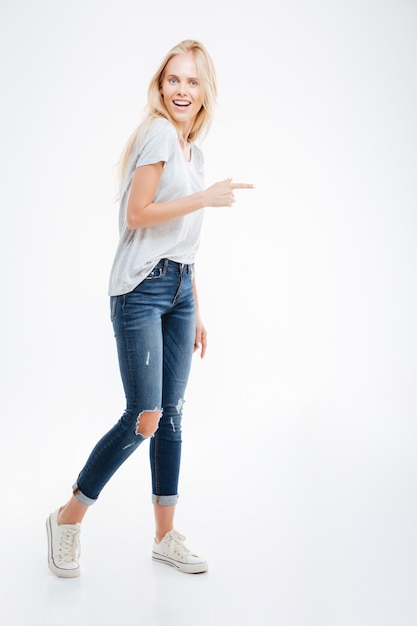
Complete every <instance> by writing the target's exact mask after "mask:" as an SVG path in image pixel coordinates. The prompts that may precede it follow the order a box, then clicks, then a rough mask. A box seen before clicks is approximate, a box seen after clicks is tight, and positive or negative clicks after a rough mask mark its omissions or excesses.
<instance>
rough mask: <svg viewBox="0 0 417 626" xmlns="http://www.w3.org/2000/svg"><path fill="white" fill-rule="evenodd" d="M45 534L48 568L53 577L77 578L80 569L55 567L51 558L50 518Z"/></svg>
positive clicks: (49, 518)
mask: <svg viewBox="0 0 417 626" xmlns="http://www.w3.org/2000/svg"><path fill="white" fill-rule="evenodd" d="M46 534H47V535H48V567H49V569H50V570H51V572H52V573H53V574H55V576H58V577H59V578H77V577H78V576H79V575H80V567H79V566H78V567H76V568H74V569H63V568H62V567H57V566H56V565H55V563H54V559H53V557H52V526H51V516H49V517H48V519H47V520H46Z"/></svg>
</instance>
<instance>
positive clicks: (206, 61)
mask: <svg viewBox="0 0 417 626" xmlns="http://www.w3.org/2000/svg"><path fill="white" fill-rule="evenodd" d="M188 52H191V53H192V54H193V55H194V59H195V62H196V65H197V71H198V78H199V81H200V85H201V92H202V101H203V105H202V107H201V109H200V111H199V112H198V113H197V116H196V118H195V120H194V124H193V127H192V128H191V131H190V134H189V136H188V139H189V141H195V140H196V139H197V138H198V137H203V136H204V135H205V134H206V133H207V131H208V129H209V127H210V124H211V122H212V120H213V114H214V106H215V104H216V97H217V81H216V74H215V70H214V65H213V62H212V60H211V58H210V55H209V54H208V52H207V50H206V49H205V47H204V46H203V44H202V43H200V42H199V41H195V40H193V39H185V40H184V41H181V42H180V43H179V44H178V45H176V46H174V47H173V48H172V49H171V50H170V51H169V52H168V54H167V55H166V56H165V58H164V59H163V61H162V63H161V65H160V66H159V68H158V70H157V71H156V73H155V75H154V77H153V78H152V80H151V82H150V85H149V88H148V104H147V108H146V112H145V118H144V120H143V121H142V122H141V124H140V125H139V126H138V127H137V128H136V130H135V131H134V132H133V133H132V135H131V137H130V138H129V140H128V142H127V144H126V145H125V147H124V150H123V152H122V155H121V157H120V161H119V181H120V182H122V181H123V179H124V176H125V174H126V171H127V169H128V166H129V160H130V157H131V156H132V153H133V152H134V151H135V152H136V151H137V150H138V147H139V146H140V143H141V141H143V139H144V138H145V135H146V132H147V130H148V128H149V125H150V123H151V122H152V120H154V119H155V118H158V117H164V118H165V119H167V120H169V121H170V122H171V123H172V124H173V125H174V126H175V127H176V128H177V130H178V133H179V131H180V129H179V127H178V125H177V123H176V122H175V120H174V119H173V118H172V117H171V116H170V114H169V113H168V110H167V108H166V106H165V103H164V99H163V98H162V96H161V85H162V80H163V77H164V72H165V68H166V66H167V64H168V63H169V61H170V60H171V59H172V57H173V56H175V55H178V54H187V53H188Z"/></svg>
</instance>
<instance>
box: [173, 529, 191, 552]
mask: <svg viewBox="0 0 417 626" xmlns="http://www.w3.org/2000/svg"><path fill="white" fill-rule="evenodd" d="M185 539H186V538H185V537H184V535H181V533H179V532H178V531H177V530H173V531H172V532H171V541H170V542H169V556H171V557H172V556H174V554H175V553H176V554H178V555H179V556H187V555H188V554H190V550H189V549H188V548H187V546H186V545H185V544H184V541H185Z"/></svg>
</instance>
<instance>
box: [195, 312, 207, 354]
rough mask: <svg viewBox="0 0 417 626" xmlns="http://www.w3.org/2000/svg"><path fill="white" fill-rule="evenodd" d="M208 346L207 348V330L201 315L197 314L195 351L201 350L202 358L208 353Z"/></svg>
mask: <svg viewBox="0 0 417 626" xmlns="http://www.w3.org/2000/svg"><path fill="white" fill-rule="evenodd" d="M206 348H207V331H206V329H205V327H204V324H203V322H202V320H201V317H200V316H199V315H197V318H196V327H195V341H194V352H195V351H196V350H200V356H201V358H203V357H204V355H205V353H206Z"/></svg>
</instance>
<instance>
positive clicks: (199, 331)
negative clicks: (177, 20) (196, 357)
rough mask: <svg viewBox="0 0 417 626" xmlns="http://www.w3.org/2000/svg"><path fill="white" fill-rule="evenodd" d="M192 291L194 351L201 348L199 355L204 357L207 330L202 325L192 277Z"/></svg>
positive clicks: (195, 286)
mask: <svg viewBox="0 0 417 626" xmlns="http://www.w3.org/2000/svg"><path fill="white" fill-rule="evenodd" d="M193 293H194V305H195V341H194V352H195V351H196V350H198V349H199V348H200V349H201V353H200V356H201V358H203V357H204V355H205V353H206V349H207V331H206V329H205V327H204V324H203V321H202V319H201V315H200V308H199V305H198V295H197V285H196V282H195V278H193Z"/></svg>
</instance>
